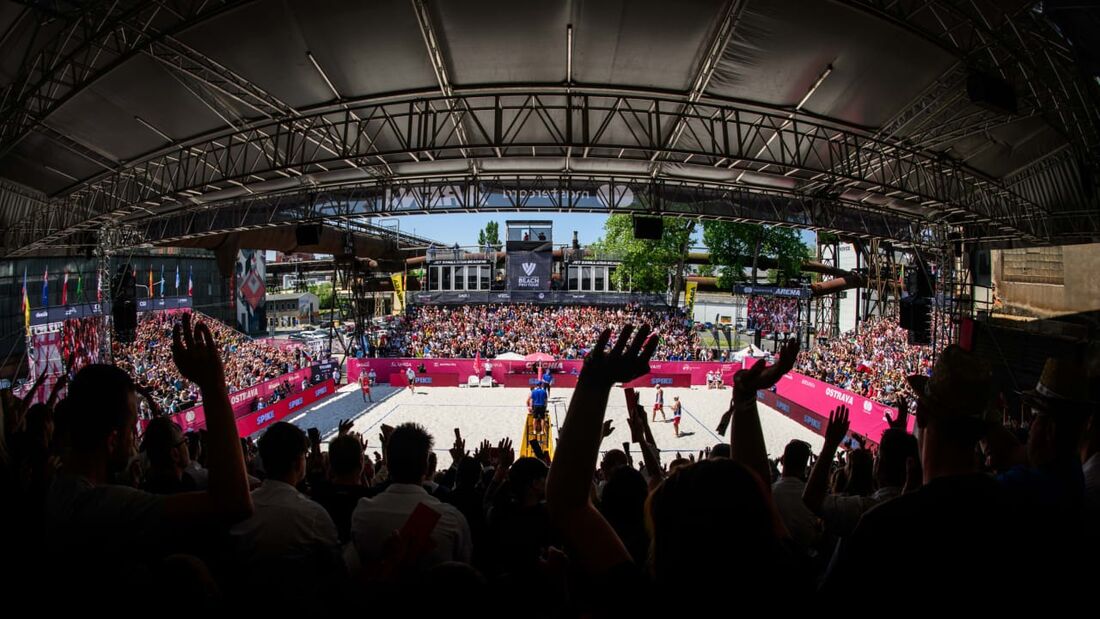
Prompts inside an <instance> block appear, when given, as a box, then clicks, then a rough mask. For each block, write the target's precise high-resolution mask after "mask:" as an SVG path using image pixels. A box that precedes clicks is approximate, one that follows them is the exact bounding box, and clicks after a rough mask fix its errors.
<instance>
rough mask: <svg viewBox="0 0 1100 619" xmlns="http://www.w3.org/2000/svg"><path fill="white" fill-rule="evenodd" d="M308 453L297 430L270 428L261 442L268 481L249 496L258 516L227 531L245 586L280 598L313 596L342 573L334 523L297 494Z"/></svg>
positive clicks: (284, 425) (317, 506) (284, 424)
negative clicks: (258, 587)
mask: <svg viewBox="0 0 1100 619" xmlns="http://www.w3.org/2000/svg"><path fill="white" fill-rule="evenodd" d="M308 450H309V439H308V438H306V435H305V433H304V432H302V430H301V429H300V428H298V427H297V426H294V425H292V424H289V423H287V422H285V421H280V422H279V423H276V424H275V425H273V426H271V427H270V428H268V430H267V432H265V433H264V435H263V436H262V437H261V438H260V459H261V460H262V461H263V465H264V470H265V471H266V472H267V475H268V476H267V479H265V480H264V482H263V484H262V485H261V486H260V487H259V488H258V489H256V490H255V491H253V492H252V504H253V505H254V506H255V510H256V511H255V513H254V514H253V515H252V517H251V518H249V519H248V520H245V521H243V522H240V523H238V524H237V525H236V526H234V527H233V528H232V529H231V531H230V532H231V534H232V536H233V538H234V542H235V547H236V555H237V558H238V559H239V561H240V562H241V563H242V564H244V569H245V570H246V571H247V573H248V574H250V576H248V580H249V581H250V582H255V583H261V582H262V583H265V585H266V586H267V587H270V588H271V589H273V590H276V591H280V597H286V596H287V595H289V596H291V597H295V598H299V597H300V596H305V595H310V594H313V593H316V592H317V591H318V589H320V588H321V587H323V586H325V585H326V584H328V583H330V582H332V581H333V580H336V578H338V577H339V576H340V575H341V574H342V572H343V570H344V565H343V560H342V558H341V556H340V549H339V538H338V535H337V533H336V525H335V524H334V523H333V522H332V517H331V516H329V514H328V512H327V511H325V508H324V507H322V506H321V505H320V504H319V503H315V502H314V501H312V500H310V499H309V498H308V497H306V496H305V495H304V494H302V493H300V492H298V490H297V489H296V486H297V485H298V484H299V483H301V481H302V480H303V479H304V478H305V475H306V452H307V451H308ZM280 584H282V585H285V587H286V589H280V587H279V585H280ZM291 590H293V591H291ZM302 599H306V598H302Z"/></svg>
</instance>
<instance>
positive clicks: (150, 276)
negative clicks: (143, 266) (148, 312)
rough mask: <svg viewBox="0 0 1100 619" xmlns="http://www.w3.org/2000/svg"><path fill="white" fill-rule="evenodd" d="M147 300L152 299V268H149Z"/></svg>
mask: <svg viewBox="0 0 1100 619" xmlns="http://www.w3.org/2000/svg"><path fill="white" fill-rule="evenodd" d="M149 298H150V299H152V298H153V267H149Z"/></svg>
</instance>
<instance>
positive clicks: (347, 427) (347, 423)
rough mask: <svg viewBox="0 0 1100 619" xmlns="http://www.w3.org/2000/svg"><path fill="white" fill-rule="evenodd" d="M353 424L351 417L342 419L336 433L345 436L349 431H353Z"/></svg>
mask: <svg viewBox="0 0 1100 619" xmlns="http://www.w3.org/2000/svg"><path fill="white" fill-rule="evenodd" d="M352 425H353V423H352V421H351V420H350V419H341V420H340V423H339V425H337V429H336V433H337V435H338V436H343V435H345V434H347V433H348V432H351V426H352Z"/></svg>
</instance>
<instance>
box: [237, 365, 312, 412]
mask: <svg viewBox="0 0 1100 619" xmlns="http://www.w3.org/2000/svg"><path fill="white" fill-rule="evenodd" d="M309 377H310V369H309V368H304V369H301V370H294V371H293V372H290V373H289V374H283V375H282V376H278V377H276V378H272V379H271V380H267V381H264V382H262V383H259V384H258V385H252V386H251V387H248V388H246V389H241V390H240V391H234V392H233V393H231V394H229V404H230V405H231V406H232V407H233V416H234V417H240V416H241V415H247V414H248V413H250V412H252V401H253V400H255V399H256V398H265V399H266V398H270V397H271V394H273V393H275V390H276V389H278V388H279V387H280V386H282V384H283V381H287V382H289V383H290V390H291V392H296V391H300V390H301V388H302V380H303V379H306V380H308V379H309Z"/></svg>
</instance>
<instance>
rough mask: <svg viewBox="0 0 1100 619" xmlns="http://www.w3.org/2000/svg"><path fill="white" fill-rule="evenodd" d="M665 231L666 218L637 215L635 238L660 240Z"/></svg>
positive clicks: (635, 219)
mask: <svg viewBox="0 0 1100 619" xmlns="http://www.w3.org/2000/svg"><path fill="white" fill-rule="evenodd" d="M664 233H665V220H664V219H661V218H660V217H635V218H634V238H636V239H645V240H649V241H659V240H661V236H662V235H664Z"/></svg>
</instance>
